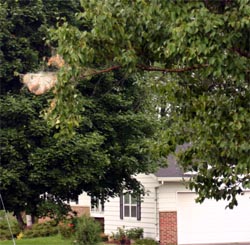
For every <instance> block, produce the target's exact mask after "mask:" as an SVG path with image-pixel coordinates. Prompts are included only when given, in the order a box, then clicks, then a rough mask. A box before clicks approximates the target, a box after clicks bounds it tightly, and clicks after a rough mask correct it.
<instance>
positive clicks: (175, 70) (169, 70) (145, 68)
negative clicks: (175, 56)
mask: <svg viewBox="0 0 250 245" xmlns="http://www.w3.org/2000/svg"><path fill="white" fill-rule="evenodd" d="M136 67H137V68H138V69H140V70H143V71H159V72H163V73H180V72H187V71H193V70H197V69H202V68H205V67H208V64H204V65H194V66H191V67H184V68H161V67H153V66H145V65H137V66H136ZM121 68H122V66H120V65H117V66H112V67H109V68H107V69H103V70H99V71H94V72H92V73H89V74H86V75H82V76H80V78H85V77H88V76H94V75H98V74H103V73H107V72H111V71H114V70H118V69H121Z"/></svg>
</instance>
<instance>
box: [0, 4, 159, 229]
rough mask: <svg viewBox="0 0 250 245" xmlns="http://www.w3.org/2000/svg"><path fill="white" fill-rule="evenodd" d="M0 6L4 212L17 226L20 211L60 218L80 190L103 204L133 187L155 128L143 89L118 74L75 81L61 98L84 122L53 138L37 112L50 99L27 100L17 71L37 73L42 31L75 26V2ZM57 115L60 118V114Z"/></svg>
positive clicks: (146, 162)
mask: <svg viewBox="0 0 250 245" xmlns="http://www.w3.org/2000/svg"><path fill="white" fill-rule="evenodd" d="M0 8H1V13H3V14H2V15H1V17H0V18H1V21H2V22H3V25H1V28H2V29H3V32H1V34H0V39H1V51H0V57H1V58H2V59H1V61H2V63H3V66H1V67H0V71H1V92H0V93H1V96H0V101H1V113H0V120H1V129H0V137H1V141H0V142H1V143H0V146H1V165H0V179H1V186H0V188H1V194H2V196H3V199H4V202H5V206H6V208H7V209H8V210H9V211H13V212H14V215H16V216H18V217H19V221H20V220H22V217H21V216H20V212H22V211H26V213H27V214H31V215H32V216H34V215H36V216H45V215H48V216H55V217H56V218H58V219H60V218H62V217H63V216H64V215H66V214H67V212H68V211H69V207H68V205H66V204H65V201H67V200H70V199H71V200H75V199H76V198H77V196H78V195H79V194H81V193H82V192H83V191H86V192H87V193H89V194H92V195H95V196H96V197H99V196H101V197H102V198H103V199H105V198H106V197H107V196H109V195H111V196H114V195H116V194H118V193H119V192H120V190H121V189H122V188H137V189H138V190H139V189H140V185H139V183H138V182H137V181H136V180H135V179H134V178H132V177H131V175H132V174H134V173H139V172H141V171H144V172H147V171H149V170H150V168H151V167H152V164H151V161H150V159H149V145H150V140H151V138H152V137H153V135H154V131H155V128H156V126H155V125H153V118H152V117H151V111H150V108H151V107H150V106H149V101H150V94H149V92H148V88H147V86H145V85H144V84H142V83H141V84H140V83H136V82H135V80H134V79H132V78H126V79H124V78H123V77H121V75H120V74H119V73H113V74H111V75H107V76H102V75H101V76H100V77H97V78H93V79H91V80H85V79H84V78H83V80H85V81H86V83H84V84H83V86H81V84H79V86H78V87H77V93H76V94H74V98H73V99H72V98H71V99H69V100H67V103H68V105H69V106H72V108H74V109H72V111H71V112H74V111H75V112H79V115H80V117H81V118H83V119H84V120H82V121H81V122H80V123H79V128H78V131H77V134H75V135H74V136H73V137H72V138H70V139H68V138H67V139H61V138H55V137H53V136H54V135H55V134H56V133H58V132H59V129H58V128H53V129H51V128H49V127H48V125H47V123H46V121H45V120H44V119H43V118H42V117H41V115H40V112H41V111H43V110H44V108H45V107H47V106H48V101H50V102H52V103H53V100H52V98H53V94H52V93H48V94H46V95H42V96H34V95H31V94H30V93H28V92H27V89H26V88H25V87H21V86H22V85H21V83H20V80H19V79H20V78H19V77H18V74H20V73H26V72H31V71H36V70H39V69H43V65H44V64H43V63H44V61H46V59H47V56H49V55H50V51H51V50H50V46H48V45H46V43H45V39H46V37H47V35H48V32H47V28H48V27H52V26H54V27H55V26H61V25H63V22H64V21H68V22H69V23H71V24H72V25H73V26H79V23H78V22H79V20H77V19H75V17H74V16H75V12H78V11H79V8H80V6H79V3H77V1H73V0H72V1H63V3H62V1H60V0H58V1H41V0H34V1H33V0H32V1H14V0H7V1H5V2H4V3H2V2H1V4H0ZM57 21H58V23H56V22H57ZM75 28H77V27H75ZM79 28H80V29H81V28H85V27H84V26H79ZM51 45H54V43H53V42H52V43H51ZM72 57H73V56H72ZM65 69H66V67H65ZM66 71H67V70H66ZM71 74H72V73H71V72H69V75H71ZM59 77H61V78H67V77H68V75H67V73H60V74H59ZM57 91H58V90H57ZM71 91H73V90H72V89H69V90H68V91H67V93H68V94H70V93H71ZM57 93H58V92H57ZM69 97H70V96H69ZM51 100H52V101H51ZM56 103H57V104H60V103H62V101H60V100H58V101H56ZM64 113H65V116H67V115H68V114H67V113H68V111H67V109H66V111H65V112H64ZM68 119H69V120H68V124H67V125H66V126H65V130H67V128H70V127H72V122H71V119H72V118H71V117H69V118H68ZM55 120H56V122H57V123H58V122H59V121H60V120H61V119H60V118H55ZM58 120H59V121H58ZM21 223H22V225H24V223H23V222H21Z"/></svg>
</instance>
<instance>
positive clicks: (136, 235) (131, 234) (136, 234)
mask: <svg viewBox="0 0 250 245" xmlns="http://www.w3.org/2000/svg"><path fill="white" fill-rule="evenodd" d="M126 236H127V237H128V238H129V239H133V240H136V239H140V238H143V228H140V227H137V228H132V229H129V230H127V231H126Z"/></svg>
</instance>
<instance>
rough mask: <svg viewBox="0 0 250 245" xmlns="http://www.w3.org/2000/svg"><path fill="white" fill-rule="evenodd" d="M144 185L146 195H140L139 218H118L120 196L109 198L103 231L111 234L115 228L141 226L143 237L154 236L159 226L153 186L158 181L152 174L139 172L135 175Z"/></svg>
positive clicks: (106, 203) (106, 204)
mask: <svg viewBox="0 0 250 245" xmlns="http://www.w3.org/2000/svg"><path fill="white" fill-rule="evenodd" d="M136 178H137V180H139V181H140V182H141V183H142V184H143V185H144V187H145V192H146V195H145V196H143V197H141V220H137V219H136V218H134V217H125V215H124V218H123V219H120V215H119V214H120V198H119V197H116V198H110V199H109V201H107V202H105V212H104V214H105V215H104V216H105V228H104V229H105V233H106V234H112V232H117V228H118V227H121V228H124V229H130V228H136V227H141V228H143V230H144V237H152V238H154V239H155V238H156V237H157V236H158V230H159V227H158V226H157V223H158V212H157V210H156V200H155V198H156V193H155V187H156V186H157V185H158V182H157V180H156V178H155V176H154V175H145V174H140V175H137V176H136Z"/></svg>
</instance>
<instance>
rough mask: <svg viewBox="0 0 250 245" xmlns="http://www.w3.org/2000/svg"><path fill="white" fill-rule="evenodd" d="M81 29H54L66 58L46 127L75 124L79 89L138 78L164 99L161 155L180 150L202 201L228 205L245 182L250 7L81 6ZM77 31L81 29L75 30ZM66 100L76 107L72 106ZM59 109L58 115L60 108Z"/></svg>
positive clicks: (249, 132) (181, 3) (222, 0)
mask: <svg viewBox="0 0 250 245" xmlns="http://www.w3.org/2000/svg"><path fill="white" fill-rule="evenodd" d="M81 5H82V7H83V9H84V11H83V12H82V13H80V14H78V15H77V18H78V21H79V26H80V27H81V28H80V27H76V26H71V25H70V24H68V23H64V24H63V25H62V26H60V27H59V28H57V29H55V30H53V31H52V35H51V40H53V41H54V42H57V45H58V49H57V50H58V53H59V54H60V55H61V56H62V57H63V59H64V60H65V66H64V67H63V68H62V69H61V70H60V75H59V80H58V84H57V87H56V94H55V101H56V106H55V108H52V112H51V113H50V114H49V118H50V122H52V124H54V125H57V126H58V127H59V128H61V129H62V131H63V130H65V128H67V129H70V127H69V126H71V127H73V126H77V124H78V123H79V122H80V121H81V120H82V118H81V117H80V113H79V111H78V109H77V107H75V103H77V98H78V97H77V89H76V87H77V84H78V83H83V84H84V83H85V81H87V80H88V79H89V78H91V77H95V76H96V75H100V74H106V73H107V72H111V71H117V70H118V71H119V72H121V73H122V74H123V76H124V77H126V76H137V75H138V74H139V75H141V76H145V73H146V72H147V73H149V72H151V74H152V76H151V79H149V80H148V81H149V82H153V83H155V84H156V86H157V87H158V89H160V90H161V91H162V94H163V95H164V96H165V107H166V108H167V110H166V113H165V120H166V125H167V129H166V130H164V134H162V139H161V144H162V146H161V149H164V154H168V153H169V152H171V151H174V150H175V148H176V146H177V145H180V144H183V143H190V146H189V148H188V149H187V150H186V151H183V152H179V153H178V157H179V162H180V164H181V165H182V167H183V168H184V170H186V171H193V172H195V173H196V175H195V177H194V178H193V180H192V182H191V184H190V185H191V187H193V188H194V189H195V190H196V191H197V192H198V194H199V201H203V200H204V198H212V197H214V198H215V199H221V198H223V199H226V198H227V199H228V200H229V203H230V205H229V207H233V206H234V205H236V204H237V200H236V195H237V194H239V193H242V190H243V189H244V188H247V187H249V182H250V181H249V180H250V176H249V173H250V147H249V136H250V104H249V102H250V92H249V91H250V89H249V84H250V65H249V64H250V62H249V58H250V47H249V46H250V18H249V16H250V2H249V0H234V1H231V0H229V1H228V0H219V1H209V0H204V1H185V0H177V1H174V0H173V1H158V0H152V1H148V0H135V1H127V0H115V1H113V0H110V1H95V0H93V1H86V0H81ZM82 27H84V28H82ZM72 101H74V103H73V102H72ZM64 108H66V109H64Z"/></svg>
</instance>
